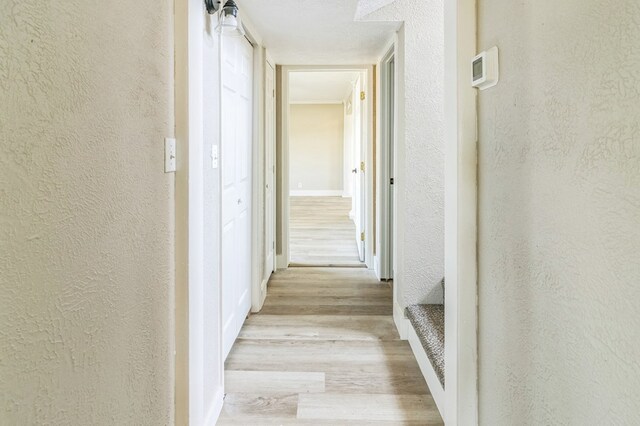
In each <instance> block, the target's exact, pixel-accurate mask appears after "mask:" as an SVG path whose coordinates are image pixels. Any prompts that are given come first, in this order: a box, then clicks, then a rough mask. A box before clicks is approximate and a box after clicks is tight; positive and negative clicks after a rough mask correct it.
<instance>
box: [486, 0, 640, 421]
mask: <svg viewBox="0 0 640 426" xmlns="http://www.w3.org/2000/svg"><path fill="white" fill-rule="evenodd" d="M478 21H479V43H478V47H479V49H480V50H482V49H486V48H489V47H491V46H493V45H497V46H498V47H499V48H500V61H501V64H500V68H501V69H500V77H501V81H500V83H499V84H498V85H497V86H496V87H494V88H492V89H490V90H487V91H483V92H480V93H479V129H480V134H479V167H478V168H479V247H478V252H479V286H478V290H479V306H480V307H479V386H480V389H479V403H480V413H479V414H480V424H482V425H492V426H493V425H498V426H499V425H515V424H517V425H542V424H554V425H603V424H610V425H613V424H616V425H632V424H640V405H639V404H640V403H639V399H638V394H640V363H639V362H638V359H639V355H640V315H638V300H640V286H639V285H638V284H640V3H639V2H638V1H637V0H619V1H602V0H586V1H585V0H567V1H562V2H552V1H549V0H544V1H539V2H513V1H508V0H481V1H480V2H479V16H478Z"/></svg>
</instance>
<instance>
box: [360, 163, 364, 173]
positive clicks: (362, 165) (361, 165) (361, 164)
mask: <svg viewBox="0 0 640 426" xmlns="http://www.w3.org/2000/svg"><path fill="white" fill-rule="evenodd" d="M360 170H362V171H363V172H364V161H361V162H360Z"/></svg>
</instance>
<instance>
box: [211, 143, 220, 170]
mask: <svg viewBox="0 0 640 426" xmlns="http://www.w3.org/2000/svg"><path fill="white" fill-rule="evenodd" d="M211 167H212V168H214V169H217V168H218V145H211Z"/></svg>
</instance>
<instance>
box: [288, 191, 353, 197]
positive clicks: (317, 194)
mask: <svg viewBox="0 0 640 426" xmlns="http://www.w3.org/2000/svg"><path fill="white" fill-rule="evenodd" d="M289 197H342V190H340V189H296V190H291V191H289Z"/></svg>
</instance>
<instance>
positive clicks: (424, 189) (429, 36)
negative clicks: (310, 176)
mask: <svg viewBox="0 0 640 426" xmlns="http://www.w3.org/2000/svg"><path fill="white" fill-rule="evenodd" d="M442 5H443V3H442V0H426V1H419V2H418V1H410V0H396V1H395V2H394V3H392V4H390V5H388V6H385V7H383V8H381V9H380V10H378V11H376V12H374V13H372V14H370V15H367V16H365V17H363V18H362V19H363V20H367V21H376V20H390V21H404V26H403V28H402V29H401V30H400V33H399V37H398V40H399V43H398V44H399V52H398V53H397V56H396V64H397V67H398V68H397V76H398V79H399V81H398V83H399V87H398V93H397V94H396V95H397V96H396V100H397V102H398V103H399V105H398V108H399V116H398V125H399V126H400V128H399V134H398V135H397V136H398V140H397V145H396V149H397V157H396V161H397V165H396V176H395V178H396V180H395V185H396V186H395V189H396V197H397V211H396V215H397V216H396V217H397V220H398V228H397V233H398V235H397V239H398V246H397V247H396V250H397V257H396V262H397V265H396V270H395V275H394V278H395V281H394V283H395V285H396V286H397V287H398V292H399V293H398V296H399V297H398V299H399V300H398V301H399V303H400V304H402V305H403V306H406V305H407V304H412V303H421V302H430V303H442V289H441V287H440V285H439V283H440V280H441V279H442V277H443V274H444V149H443V148H444V145H443V130H444V127H443V121H442V120H443V109H444V107H443V84H444V83H443V82H444V74H443V72H444V32H443V31H444V27H443V25H444V24H443V20H444V16H443V6H442ZM403 75H404V78H403Z"/></svg>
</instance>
